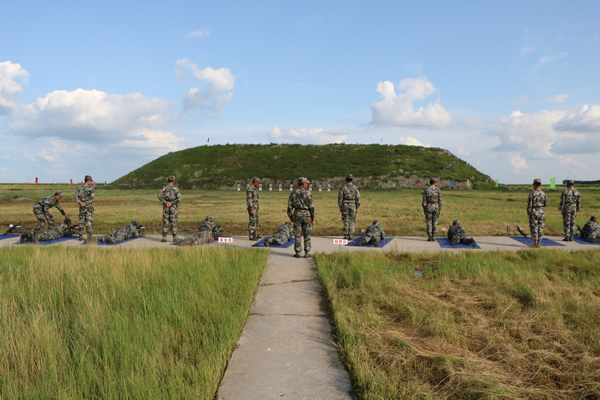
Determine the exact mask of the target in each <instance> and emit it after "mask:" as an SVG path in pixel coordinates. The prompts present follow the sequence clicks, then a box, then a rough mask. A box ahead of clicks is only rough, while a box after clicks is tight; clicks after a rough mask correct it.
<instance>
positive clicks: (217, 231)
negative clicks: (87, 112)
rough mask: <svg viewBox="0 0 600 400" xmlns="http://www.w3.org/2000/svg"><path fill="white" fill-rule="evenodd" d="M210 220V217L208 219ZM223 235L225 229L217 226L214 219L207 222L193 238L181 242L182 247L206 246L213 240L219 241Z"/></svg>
mask: <svg viewBox="0 0 600 400" xmlns="http://www.w3.org/2000/svg"><path fill="white" fill-rule="evenodd" d="M207 218H208V217H207ZM222 234H223V228H221V227H220V226H217V225H215V224H214V223H213V222H212V218H210V219H207V220H205V221H204V222H203V223H202V225H200V227H199V228H198V232H196V233H195V234H194V236H192V237H187V238H185V239H183V240H182V241H180V242H179V245H180V246H196V245H200V244H206V243H208V242H210V241H211V240H212V239H218V237H219V236H220V235H222Z"/></svg>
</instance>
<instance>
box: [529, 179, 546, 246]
mask: <svg viewBox="0 0 600 400" xmlns="http://www.w3.org/2000/svg"><path fill="white" fill-rule="evenodd" d="M536 181H537V180H536ZM547 205H548V197H547V196H546V194H545V193H544V192H542V190H541V189H540V188H537V189H535V190H533V191H531V193H529V197H528V199H527V216H528V217H529V229H530V230H531V239H533V246H534V247H539V245H540V242H541V241H542V238H543V236H544V222H545V217H544V207H546V206H547Z"/></svg>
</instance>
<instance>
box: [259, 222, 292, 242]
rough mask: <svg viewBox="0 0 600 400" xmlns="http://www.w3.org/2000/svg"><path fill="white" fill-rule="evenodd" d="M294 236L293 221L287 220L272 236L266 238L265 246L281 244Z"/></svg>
mask: <svg viewBox="0 0 600 400" xmlns="http://www.w3.org/2000/svg"><path fill="white" fill-rule="evenodd" d="M292 236H294V233H293V231H292V223H291V222H286V223H285V224H283V225H281V226H280V227H279V228H277V232H276V233H275V234H274V235H273V236H271V237H270V238H267V239H265V246H266V247H269V246H281V245H284V244H286V243H287V242H289V241H290V239H291V238H292Z"/></svg>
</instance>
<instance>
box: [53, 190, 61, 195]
mask: <svg viewBox="0 0 600 400" xmlns="http://www.w3.org/2000/svg"><path fill="white" fill-rule="evenodd" d="M54 195H55V196H56V195H59V196H60V197H63V193H62V192H61V191H60V190H58V191H57V192H56V193H54Z"/></svg>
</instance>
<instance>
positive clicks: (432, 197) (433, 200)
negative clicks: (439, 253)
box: [422, 178, 442, 242]
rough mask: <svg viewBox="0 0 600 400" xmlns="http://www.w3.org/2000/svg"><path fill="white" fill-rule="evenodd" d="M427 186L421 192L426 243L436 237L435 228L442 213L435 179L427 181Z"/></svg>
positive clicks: (439, 194)
mask: <svg viewBox="0 0 600 400" xmlns="http://www.w3.org/2000/svg"><path fill="white" fill-rule="evenodd" d="M429 184H430V185H431V186H429V187H428V188H427V189H425V191H424V192H423V204H422V205H423V212H424V213H425V222H426V223H427V241H428V242H433V241H434V240H436V236H437V226H438V221H439V219H440V215H441V213H442V191H441V190H440V189H439V188H438V187H437V184H438V180H437V178H431V179H429Z"/></svg>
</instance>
